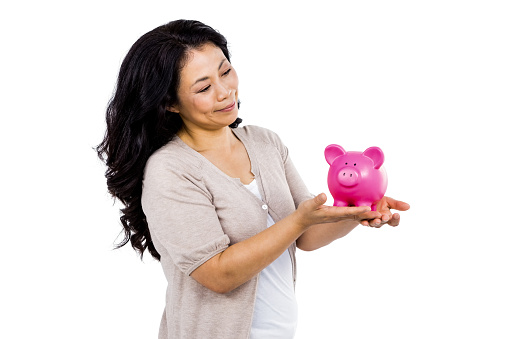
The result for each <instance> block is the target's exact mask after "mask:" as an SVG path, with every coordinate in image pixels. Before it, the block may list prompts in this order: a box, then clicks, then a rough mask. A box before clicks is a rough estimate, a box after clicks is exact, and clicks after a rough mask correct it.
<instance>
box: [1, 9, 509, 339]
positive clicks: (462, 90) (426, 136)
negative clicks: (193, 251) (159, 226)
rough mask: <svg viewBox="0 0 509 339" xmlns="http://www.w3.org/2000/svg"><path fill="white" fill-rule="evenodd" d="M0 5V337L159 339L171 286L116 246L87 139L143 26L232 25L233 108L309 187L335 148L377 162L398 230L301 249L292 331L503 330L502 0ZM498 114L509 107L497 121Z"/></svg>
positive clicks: (506, 45)
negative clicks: (264, 134)
mask: <svg viewBox="0 0 509 339" xmlns="http://www.w3.org/2000/svg"><path fill="white" fill-rule="evenodd" d="M6 3H7V2H6ZM12 3H15V5H5V4H2V5H1V8H0V13H1V14H0V29H1V53H0V60H1V61H0V72H1V73H0V85H1V88H0V89H1V92H0V93H1V117H2V118H1V126H2V128H1V131H2V133H1V134H0V138H1V147H2V149H1V152H2V159H3V160H2V165H1V166H0V171H1V177H2V179H3V184H2V193H3V194H2V203H1V205H0V206H1V208H2V214H1V219H0V224H1V229H2V241H1V243H2V245H1V246H0V250H1V253H0V254H1V258H2V259H1V260H2V279H1V283H0V284H1V289H0V300H1V301H0V311H1V314H0V316H1V319H2V325H1V327H0V337H2V338H155V337H156V336H157V331H158V326H159V320H160V316H161V312H162V310H163V307H164V293H165V287H166V281H165V278H164V276H163V274H162V270H161V268H160V265H159V264H158V263H157V262H155V261H153V260H152V259H151V258H150V257H149V256H148V254H147V256H146V259H145V261H144V262H141V261H140V260H139V259H138V258H137V257H136V255H135V253H134V251H133V250H132V249H131V248H130V247H129V246H126V247H124V248H122V249H120V250H115V251H114V250H112V245H113V243H114V241H115V239H116V237H117V235H118V233H119V232H120V225H119V221H118V209H119V208H120V207H121V206H120V204H118V203H117V204H115V205H113V200H112V199H111V198H110V197H108V195H107V193H106V185H105V180H104V178H103V172H104V170H105V168H104V166H103V165H102V164H101V163H100V162H99V160H98V159H97V157H96V155H95V153H94V151H93V149H92V148H93V147H94V146H96V145H97V144H98V143H99V142H100V141H101V138H102V136H103V133H104V128H105V124H104V110H105V107H106V104H107V101H108V99H109V98H110V96H111V94H112V91H113V88H114V85H115V80H116V75H117V72H118V68H119V66H120V63H121V61H122V59H123V57H124V55H125V54H126V52H127V50H128V49H129V48H130V46H131V45H132V44H133V43H134V42H135V41H136V40H137V39H138V37H140V36H141V35H142V34H143V33H145V32H147V31H149V30H151V29H153V28H155V27H156V26H159V25H161V24H164V23H166V22H168V21H170V20H174V19H179V18H187V19H198V20H201V21H203V22H205V23H207V24H209V25H211V26H212V27H214V28H216V29H218V30H219V31H220V32H221V33H222V34H224V35H225V36H226V37H227V39H228V41H229V44H230V49H231V53H232V62H233V65H234V66H235V67H236V69H237V72H238V74H239V78H240V92H239V93H240V98H241V100H242V109H241V111H240V115H241V117H242V118H243V119H244V122H245V124H256V125H261V126H264V127H267V128H270V129H272V130H274V131H276V132H277V133H278V134H279V135H280V136H281V137H282V139H283V140H284V142H285V143H286V145H287V146H288V147H289V149H290V152H291V153H290V154H291V156H292V158H293V160H294V162H295V163H296V165H297V167H298V169H299V171H300V173H301V175H302V177H303V178H304V180H305V181H306V183H307V184H308V187H309V189H310V190H311V191H312V192H313V193H320V192H322V191H323V192H327V186H326V176H327V171H328V165H327V163H326V162H325V160H324V157H323V149H324V148H325V147H326V146H327V145H328V144H331V143H337V144H340V145H342V146H343V147H344V148H345V149H347V150H358V151H362V150H364V149H365V148H367V147H369V146H379V147H381V148H382V149H383V150H384V153H385V156H386V163H385V167H386V169H387V172H388V175H389V188H388V192H387V195H389V196H392V197H394V198H397V199H400V200H403V201H406V202H408V203H410V205H411V209H410V210H409V211H408V212H403V213H401V215H402V222H401V225H400V226H399V227H397V228H391V227H388V226H386V227H383V228H381V229H370V228H367V227H358V229H356V230H354V231H353V232H352V233H351V234H350V235H349V236H347V237H346V238H344V239H340V240H338V241H337V242H335V243H333V244H332V245H330V246H328V247H326V248H323V249H320V250H318V251H316V252H311V253H305V252H299V253H298V261H299V270H298V282H297V296H298V301H299V306H300V321H299V328H298V335H297V338H299V339H307V338H392V339H397V338H405V339H406V338H464V337H469V338H509V328H508V327H509V326H508V319H509V306H508V305H509V293H508V292H507V286H508V285H509V278H508V266H509V265H508V262H509V251H508V246H507V240H508V238H509V230H508V227H509V222H508V206H509V199H508V197H507V194H508V190H509V183H508V179H507V176H508V167H507V165H508V161H507V157H508V151H507V149H508V146H509V142H508V140H509V138H508V136H507V131H508V126H509V124H508V122H507V118H506V116H507V113H509V100H508V99H509V98H508V94H509V62H508V60H509V20H508V17H509V11H508V6H507V5H506V2H505V1H489V0H485V1H466V0H464V1H452V0H441V1H434V0H428V1H395V0H390V1H335V2H332V1H330V2H328V1H320V0H315V1H306V2H300V1H275V0H274V1H266V2H265V1H250V2H241V1H209V2H200V1H192V2H191V1H189V2H186V1H125V0H124V1H87V2H85V1H82V2H75V1H60V2H59V1H17V2H12ZM504 119H505V120H504Z"/></svg>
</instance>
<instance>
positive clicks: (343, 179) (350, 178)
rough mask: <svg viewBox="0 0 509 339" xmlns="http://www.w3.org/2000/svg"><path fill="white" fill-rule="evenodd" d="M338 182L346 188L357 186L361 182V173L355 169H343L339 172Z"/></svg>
mask: <svg viewBox="0 0 509 339" xmlns="http://www.w3.org/2000/svg"><path fill="white" fill-rule="evenodd" d="M338 181H339V183H340V184H341V185H343V186H346V187H351V186H355V185H357V182H358V181H359V172H357V170H356V169H354V168H349V167H346V168H343V169H342V170H340V171H339V174H338Z"/></svg>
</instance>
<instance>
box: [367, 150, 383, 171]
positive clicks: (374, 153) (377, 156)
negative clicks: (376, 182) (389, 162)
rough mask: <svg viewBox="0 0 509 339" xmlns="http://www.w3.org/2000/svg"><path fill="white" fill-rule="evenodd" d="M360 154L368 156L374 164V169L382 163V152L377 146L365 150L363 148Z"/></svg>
mask: <svg viewBox="0 0 509 339" xmlns="http://www.w3.org/2000/svg"><path fill="white" fill-rule="evenodd" d="M362 155H364V156H366V157H368V158H370V159H371V160H373V163H374V164H375V169H379V168H380V167H381V166H382V165H383V163H384V159H385V157H384V152H382V150H381V149H380V148H378V147H370V148H368V149H367V150H365V151H364V152H363V153H362Z"/></svg>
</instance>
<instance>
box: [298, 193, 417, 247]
mask: <svg viewBox="0 0 509 339" xmlns="http://www.w3.org/2000/svg"><path fill="white" fill-rule="evenodd" d="M391 208H392V209H396V210H398V211H406V210H408V209H409V208H410V205H408V204H407V203H406V202H402V201H398V200H395V199H392V198H389V197H383V198H382V199H381V200H380V201H379V202H378V203H377V211H378V212H379V215H380V216H377V217H374V218H370V217H361V219H358V220H341V221H339V222H336V223H328V224H316V225H313V226H311V227H309V228H308V229H307V230H306V231H305V232H304V233H303V234H302V235H301V236H300V237H299V238H298V239H297V247H298V248H299V249H301V250H304V251H314V250H316V249H318V248H320V247H323V246H326V245H328V244H330V243H331V242H333V241H334V240H336V239H339V238H342V237H344V236H345V235H347V234H348V233H350V231H352V230H353V229H354V228H355V227H357V226H358V225H359V224H362V225H364V226H371V227H377V228H378V227H381V226H382V225H384V224H388V225H390V226H398V225H399V220H400V216H399V214H398V213H394V214H392V213H391Z"/></svg>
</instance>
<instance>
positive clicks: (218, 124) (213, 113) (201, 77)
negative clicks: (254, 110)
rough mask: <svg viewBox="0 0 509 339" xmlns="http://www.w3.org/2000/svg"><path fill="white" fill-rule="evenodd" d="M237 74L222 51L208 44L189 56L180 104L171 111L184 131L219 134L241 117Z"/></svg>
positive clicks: (183, 75)
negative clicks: (183, 126) (213, 131)
mask: <svg viewBox="0 0 509 339" xmlns="http://www.w3.org/2000/svg"><path fill="white" fill-rule="evenodd" d="M238 84H239V80H238V78H237V73H236V72H235V69H234V68H233V67H232V65H231V64H230V63H229V62H228V60H227V59H226V57H225V56H224V54H223V52H222V51H221V49H219V48H218V47H216V46H215V45H213V44H206V45H204V46H202V47H201V48H199V49H193V50H191V51H190V52H189V55H188V60H187V63H186V64H185V66H184V68H183V69H182V70H181V73H180V85H179V88H178V90H177V97H178V103H177V104H175V105H173V106H171V107H169V110H170V111H171V112H175V113H178V114H180V116H181V117H182V120H183V122H184V124H185V127H186V128H188V129H192V130H197V129H201V130H217V129H220V128H223V127H225V126H228V125H230V124H232V123H233V122H234V121H235V119H237V116H238V106H237V103H238V91H237V89H238Z"/></svg>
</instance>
